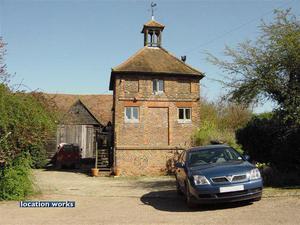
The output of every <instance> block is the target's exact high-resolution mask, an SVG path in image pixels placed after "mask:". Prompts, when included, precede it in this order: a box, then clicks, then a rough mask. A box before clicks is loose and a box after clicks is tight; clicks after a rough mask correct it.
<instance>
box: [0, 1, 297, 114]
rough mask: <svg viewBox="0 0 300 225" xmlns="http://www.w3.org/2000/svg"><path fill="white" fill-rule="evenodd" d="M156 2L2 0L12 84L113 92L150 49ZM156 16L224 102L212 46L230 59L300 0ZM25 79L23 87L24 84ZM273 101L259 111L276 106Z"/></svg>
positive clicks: (170, 45)
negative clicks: (146, 32) (118, 78)
mask: <svg viewBox="0 0 300 225" xmlns="http://www.w3.org/2000/svg"><path fill="white" fill-rule="evenodd" d="M150 3H151V1H142V0H140V1H138V0H111V1H108V0H105V1H100V0H94V1H91V0H60V1H59V0H0V36H2V37H3V39H4V41H5V42H6V43H7V46H6V49H7V54H6V56H5V62H6V64H7V70H8V72H9V73H10V74H13V79H12V85H13V86H15V87H17V88H20V89H25V90H27V91H32V90H39V91H43V92H48V93H67V94H110V93H111V92H110V91H109V90H108V86H109V78H110V72H111V68H113V67H115V66H117V65H119V64H120V63H122V62H123V61H124V60H126V59H127V58H128V57H130V56H131V55H133V54H134V53H135V52H136V51H138V50H139V49H140V48H142V47H143V34H141V30H142V26H143V24H144V23H146V22H147V21H149V20H150V19H151V12H150ZM155 3H157V6H156V8H155V12H154V14H155V20H157V21H158V22H160V23H162V24H164V25H165V26H166V27H165V30H164V32H163V43H162V45H163V47H164V48H166V49H167V50H168V51H170V52H171V53H173V54H174V55H176V56H177V57H179V58H180V56H182V55H186V56H187V63H188V64H190V65H192V66H193V67H195V68H197V69H199V70H200V71H202V72H204V73H205V74H206V77H205V78H204V79H202V80H201V95H202V96H205V97H206V98H208V99H209V100H211V101H217V99H219V98H220V96H222V95H224V94H225V93H226V89H225V88H224V87H223V86H222V85H221V84H220V83H219V82H217V81H216V80H224V77H225V76H226V75H227V74H226V73H225V72H224V71H222V70H220V69H219V68H217V67H216V66H214V65H212V64H211V63H210V62H208V61H207V60H206V58H207V55H206V54H207V52H209V53H211V54H213V55H215V56H217V57H219V58H221V59H226V58H225V56H224V54H223V50H224V47H225V45H228V46H232V47H234V46H236V45H237V44H238V43H240V42H243V41H245V40H255V38H256V37H257V36H258V35H259V28H258V26H259V25H260V24H261V19H263V20H265V21H271V20H272V18H273V10H274V9H278V8H280V9H287V8H292V12H293V13H294V14H295V15H297V16H300V0H185V1H184V0H182V1H179V0H161V1H158V0H157V1H155ZM20 84H21V85H20ZM273 106H274V105H273V104H272V103H270V102H266V103H264V104H261V105H258V106H257V107H256V108H255V112H264V111H270V110H271V109H272V107H273Z"/></svg>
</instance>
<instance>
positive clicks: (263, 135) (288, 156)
mask: <svg viewBox="0 0 300 225" xmlns="http://www.w3.org/2000/svg"><path fill="white" fill-rule="evenodd" d="M236 137H237V140H238V143H239V144H240V145H241V146H242V147H243V149H244V150H245V152H246V153H247V154H249V155H250V157H251V158H252V159H253V160H255V161H257V162H260V163H266V164H269V165H270V166H271V167H272V169H274V170H278V171H280V172H281V173H287V172H289V171H290V172H300V142H299V138H300V128H299V127H293V128H291V127H287V126H285V124H283V123H282V122H281V120H280V119H278V118H276V117H275V116H273V117H271V118H266V117H262V118H261V117H259V116H255V117H254V118H253V119H251V120H250V121H249V122H248V124H247V125H246V126H245V127H244V128H242V129H239V130H238V131H237V132H236ZM298 179H299V180H300V178H299V177H298Z"/></svg>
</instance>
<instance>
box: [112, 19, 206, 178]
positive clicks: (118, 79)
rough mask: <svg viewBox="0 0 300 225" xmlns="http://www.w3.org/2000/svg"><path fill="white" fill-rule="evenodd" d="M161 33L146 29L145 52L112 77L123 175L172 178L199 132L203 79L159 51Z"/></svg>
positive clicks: (159, 28)
mask: <svg viewBox="0 0 300 225" xmlns="http://www.w3.org/2000/svg"><path fill="white" fill-rule="evenodd" d="M163 28H164V26H163V25H162V24H159V23H157V22H156V21H150V22H148V23H147V24H145V25H144V28H143V33H144V40H145V41H144V45H145V47H144V48H142V49H141V50H139V51H138V52H137V53H136V54H135V55H133V56H132V57H130V58H129V59H128V60H127V61H125V62H124V63H122V64H121V65H119V66H117V67H115V68H113V70H112V73H111V79H110V89H111V90H113V91H114V94H113V101H114V114H113V123H114V153H115V154H114V155H115V161H114V163H115V165H116V166H117V167H118V168H120V169H121V173H122V174H123V175H158V174H165V173H167V172H169V171H170V169H171V168H170V167H172V163H173V159H174V157H176V156H177V155H178V153H179V152H180V151H182V149H185V148H188V147H189V146H191V144H192V137H193V135H194V133H195V131H196V129H197V128H198V126H199V119H200V115H199V97H200V88H199V81H200V79H201V78H203V74H202V73H201V72H199V71H198V70H196V69H194V68H192V67H191V66H189V65H187V64H185V62H183V61H181V60H179V59H177V58H176V57H175V56H173V55H172V54H170V53H169V52H168V51H166V50H165V49H163V48H162V47H161V35H162V31H163ZM149 34H150V36H149ZM153 35H157V36H158V37H157V38H152V37H153ZM154 41H158V42H157V43H154ZM153 46H156V47H153Z"/></svg>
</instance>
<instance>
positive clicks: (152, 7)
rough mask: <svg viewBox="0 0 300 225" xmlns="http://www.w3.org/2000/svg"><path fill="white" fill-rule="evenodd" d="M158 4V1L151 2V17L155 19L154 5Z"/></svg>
mask: <svg viewBox="0 0 300 225" xmlns="http://www.w3.org/2000/svg"><path fill="white" fill-rule="evenodd" d="M155 6H157V4H156V3H154V2H151V18H152V20H154V7H155Z"/></svg>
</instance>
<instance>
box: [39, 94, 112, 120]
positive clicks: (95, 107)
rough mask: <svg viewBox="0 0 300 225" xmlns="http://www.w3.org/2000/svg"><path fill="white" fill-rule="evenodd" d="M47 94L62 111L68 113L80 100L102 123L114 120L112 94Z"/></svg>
mask: <svg viewBox="0 0 300 225" xmlns="http://www.w3.org/2000/svg"><path fill="white" fill-rule="evenodd" d="M45 96H46V97H49V98H51V99H53V100H54V102H55V103H56V105H57V107H58V110H59V111H61V112H62V113H67V112H68V111H69V109H70V108H71V106H73V105H74V104H75V103H76V101H78V100H80V101H81V102H82V103H83V104H84V105H85V107H86V108H87V109H88V110H89V111H90V112H91V113H92V115H93V116H94V117H95V118H96V119H97V120H98V121H99V122H100V123H101V124H102V125H106V124H107V123H108V122H109V121H111V122H112V111H111V110H112V107H113V96H112V95H72V94H45Z"/></svg>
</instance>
